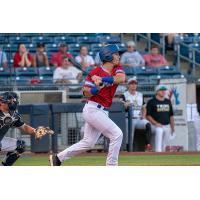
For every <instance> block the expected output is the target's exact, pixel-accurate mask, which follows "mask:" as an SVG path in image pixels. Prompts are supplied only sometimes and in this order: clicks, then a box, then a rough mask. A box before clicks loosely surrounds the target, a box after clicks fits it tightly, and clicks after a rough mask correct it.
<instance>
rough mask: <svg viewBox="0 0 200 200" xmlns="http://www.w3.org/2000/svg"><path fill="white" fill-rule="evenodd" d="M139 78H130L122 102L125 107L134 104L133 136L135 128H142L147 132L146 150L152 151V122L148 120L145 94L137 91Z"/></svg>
mask: <svg viewBox="0 0 200 200" xmlns="http://www.w3.org/2000/svg"><path fill="white" fill-rule="evenodd" d="M137 85H138V82H137V79H136V78H130V79H129V80H128V91H126V92H125V93H124V94H123V95H122V102H123V103H124V106H125V108H126V109H127V108H128V107H130V106H132V108H133V109H132V110H133V124H132V127H133V138H134V132H135V129H142V130H145V132H146V141H145V143H146V150H147V151H151V150H152V148H151V144H150V143H151V124H150V122H149V121H147V120H146V107H145V103H144V98H143V94H142V93H140V92H138V91H137Z"/></svg>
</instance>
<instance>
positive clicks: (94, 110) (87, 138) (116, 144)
mask: <svg viewBox="0 0 200 200" xmlns="http://www.w3.org/2000/svg"><path fill="white" fill-rule="evenodd" d="M97 105H98V104H97V103H95V102H90V101H89V102H88V103H87V104H86V105H85V107H84V109H83V117H84V119H85V121H86V124H85V130H84V137H83V139H82V140H81V141H79V142H78V143H76V144H74V145H72V146H71V147H69V148H67V149H65V150H64V151H62V152H60V153H59V154H58V155H57V157H58V158H59V160H60V161H61V162H62V161H64V160H67V159H69V158H71V157H72V156H75V155H77V154H79V153H82V152H85V151H87V150H88V149H90V148H92V147H94V145H95V143H96V142H97V140H98V138H99V137H100V135H101V133H102V134H103V135H104V136H105V137H107V138H109V139H110V145H109V152H108V156H107V161H106V165H118V155H119V150H120V147H121V143H122V138H123V134H122V131H121V130H120V128H119V127H118V126H117V125H116V124H115V123H114V122H113V121H112V120H111V119H110V118H109V117H108V112H107V111H105V110H104V109H103V107H101V108H98V107H97Z"/></svg>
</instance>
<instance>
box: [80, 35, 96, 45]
mask: <svg viewBox="0 0 200 200" xmlns="http://www.w3.org/2000/svg"><path fill="white" fill-rule="evenodd" d="M77 42H78V43H79V44H92V43H99V38H97V37H93V36H80V37H78V38H77Z"/></svg>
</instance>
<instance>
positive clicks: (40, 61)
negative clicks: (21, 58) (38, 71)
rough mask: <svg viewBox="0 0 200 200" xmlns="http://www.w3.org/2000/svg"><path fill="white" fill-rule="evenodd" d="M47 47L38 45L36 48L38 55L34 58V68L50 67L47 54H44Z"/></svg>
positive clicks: (41, 44)
mask: <svg viewBox="0 0 200 200" xmlns="http://www.w3.org/2000/svg"><path fill="white" fill-rule="evenodd" d="M44 47H45V45H44V44H43V43H38V44H37V47H36V54H35V55H34V56H33V67H44V66H46V67H48V66H49V61H48V57H47V55H46V53H45V52H44Z"/></svg>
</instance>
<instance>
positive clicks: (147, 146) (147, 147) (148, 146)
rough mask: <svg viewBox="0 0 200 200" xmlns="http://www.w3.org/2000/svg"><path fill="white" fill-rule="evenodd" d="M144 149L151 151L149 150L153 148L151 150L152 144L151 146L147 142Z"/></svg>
mask: <svg viewBox="0 0 200 200" xmlns="http://www.w3.org/2000/svg"><path fill="white" fill-rule="evenodd" d="M145 151H146V152H151V151H153V150H152V146H151V145H150V144H147V145H146V148H145Z"/></svg>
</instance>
